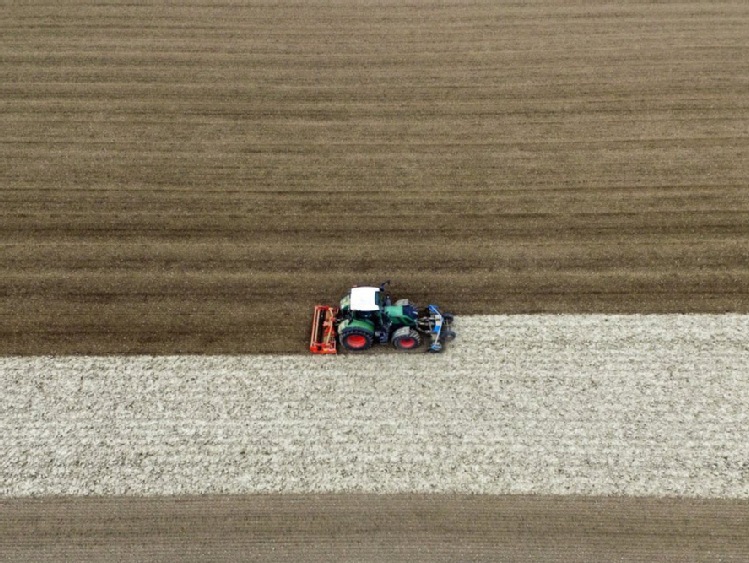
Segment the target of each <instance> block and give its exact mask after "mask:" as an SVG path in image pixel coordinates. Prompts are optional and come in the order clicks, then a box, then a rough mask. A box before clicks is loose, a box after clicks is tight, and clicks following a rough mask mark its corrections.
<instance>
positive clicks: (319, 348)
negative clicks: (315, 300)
mask: <svg viewBox="0 0 749 563" xmlns="http://www.w3.org/2000/svg"><path fill="white" fill-rule="evenodd" d="M337 314H338V309H337V308H336V307H328V306H327V305H317V306H316V307H315V316H314V317H313V318H312V337H311V338H310V341H309V350H310V352H312V353H313V354H336V353H337V348H336V333H335V327H334V326H333V321H335V318H336V315H337Z"/></svg>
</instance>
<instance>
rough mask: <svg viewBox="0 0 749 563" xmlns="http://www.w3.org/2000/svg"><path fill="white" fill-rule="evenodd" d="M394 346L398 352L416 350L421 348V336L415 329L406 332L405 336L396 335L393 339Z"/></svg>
mask: <svg viewBox="0 0 749 563" xmlns="http://www.w3.org/2000/svg"><path fill="white" fill-rule="evenodd" d="M404 332H405V331H404ZM393 346H395V347H396V348H397V349H398V350H404V351H407V350H415V349H416V348H418V347H419V346H421V335H420V334H419V333H418V332H417V331H415V330H413V329H411V330H409V331H408V332H405V334H396V335H395V336H394V337H393Z"/></svg>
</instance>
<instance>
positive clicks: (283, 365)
mask: <svg viewBox="0 0 749 563" xmlns="http://www.w3.org/2000/svg"><path fill="white" fill-rule="evenodd" d="M459 321H460V322H459V323H458V324H457V325H456V326H457V328H458V330H459V331H460V334H461V341H460V342H458V341H456V342H455V345H454V346H452V348H451V349H450V350H449V351H448V352H447V353H445V354H443V355H442V356H436V355H433V354H423V353H419V354H405V355H397V354H393V353H390V354H386V353H383V354H376V355H359V356H354V357H351V356H344V357H341V358H331V357H316V356H299V355H297V356H276V355H267V356H229V357H227V356H161V357H148V356H138V357H133V356H129V357H122V356H120V357H116V356H115V357H76V356H73V357H62V356H61V357H54V358H50V357H45V358H25V357H22V358H10V359H2V358H0V372H2V373H3V374H4V375H3V376H2V378H0V386H1V387H2V389H4V397H5V401H4V405H3V406H2V407H0V419H2V420H4V421H6V428H5V432H4V434H3V436H0V450H2V451H3V452H4V456H3V460H2V461H1V462H0V496H5V497H7V496H27V495H34V496H38V495H61V494H66V495H70V494H76V495H91V494H97V495H101V494H119V495H122V494H128V495H144V494H145V495H154V494H160V495H174V494H191V495H196V494H206V493H211V494H216V493H232V494H237V493H275V492H282V493H305V492H315V493H329V492H334V493H341V492H366V493H413V492H418V493H425V492H440V493H480V494H519V493H523V494H527V493H537V494H546V495H549V494H557V495H565V494H574V495H630V496H646V495H652V496H677V495H678V496H690V497H698V498H699V497H703V498H742V499H749V445H748V444H749V413H747V408H746V407H747V405H749V378H747V376H746V375H747V373H749V343H747V338H746V337H747V335H748V334H749V316H747V315H732V316H724V315H680V316H676V315H674V316H665V315H664V316H626V317H615V316H592V315H577V316H561V317H550V316H544V315H531V316H507V317H501V316H485V317H463V318H461V319H459Z"/></svg>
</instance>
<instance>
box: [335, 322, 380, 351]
mask: <svg viewBox="0 0 749 563" xmlns="http://www.w3.org/2000/svg"><path fill="white" fill-rule="evenodd" d="M373 340H374V334H372V333H371V332H369V331H367V330H364V329H362V328H355V327H354V328H345V329H343V331H342V332H341V337H340V341H341V346H343V347H344V348H346V350H349V351H350V352H361V351H362V350H367V349H368V348H370V347H371V346H372V341H373Z"/></svg>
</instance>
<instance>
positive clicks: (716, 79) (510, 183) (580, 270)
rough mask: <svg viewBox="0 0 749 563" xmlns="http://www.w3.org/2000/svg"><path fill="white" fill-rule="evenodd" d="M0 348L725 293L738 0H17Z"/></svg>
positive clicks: (152, 347)
mask: <svg viewBox="0 0 749 563" xmlns="http://www.w3.org/2000/svg"><path fill="white" fill-rule="evenodd" d="M5 15H6V17H5V18H4V20H3V22H2V54H3V63H2V66H1V67H0V71H1V74H0V95H1V96H2V133H0V135H1V136H2V138H1V140H2V152H1V153H0V186H1V189H0V242H2V245H0V311H2V314H3V323H2V325H1V326H0V353H2V354H17V353H21V354H35V353H202V352H211V353H238V352H249V353H254V352H261V351H263V352H300V351H303V350H304V346H305V340H306V331H307V330H308V324H309V315H310V311H311V307H312V305H314V304H315V303H316V302H329V301H334V300H337V299H338V298H339V297H340V295H341V294H342V292H343V291H345V289H346V287H347V286H349V285H350V284H352V283H379V282H380V281H383V279H385V278H389V279H392V280H393V281H394V284H395V285H394V291H396V292H398V293H400V294H401V295H403V296H408V297H411V298H412V299H415V300H417V301H421V302H424V301H434V302H439V303H441V304H443V305H444V306H446V307H448V308H449V309H452V310H453V311H455V312H456V313H459V314H475V313H479V314H498V313H535V312H562V313H566V312H569V313H581V312H582V313H585V312H605V313H619V312H624V313H633V312H663V313H667V312H711V313H720V312H726V311H730V312H742V313H746V312H749V266H748V265H747V264H748V263H749V188H747V180H746V179H747V177H749V143H748V142H747V135H748V133H747V131H748V128H749V87H748V86H747V76H748V75H749V56H748V49H749V32H747V29H749V8H747V5H746V3H745V2H740V1H736V2H687V3H665V4H663V3H655V4H654V3H644V4H641V3H624V4H620V3H612V4H600V5H588V4H579V3H574V2H570V3H558V2H539V3H531V2H528V3H516V4H502V3H498V2H489V1H481V2H472V3H464V2H455V3H440V4H439V5H433V4H429V3H422V2H416V3H409V4H404V3H400V2H393V3H387V2H379V1H378V2H371V3H362V2H332V1H330V2H329V1H324V2H319V3H315V4H311V3H304V4H302V5H297V6H284V5H283V4H278V3H269V4H254V3H247V4H244V3H238V4H229V3H222V2H207V3H200V4H197V3H195V4H189V3H183V4H180V5H179V6H176V5H175V6H160V5H159V4H156V5H139V4H127V5H117V4H116V3H115V4H88V3H84V2H74V3H71V6H68V7H66V8H64V9H63V8H61V7H57V6H55V5H54V4H49V5H45V4H42V5H33V6H28V7H25V8H24V7H20V6H17V7H13V8H12V9H10V10H9V13H8V12H7V11H6V14H5Z"/></svg>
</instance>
